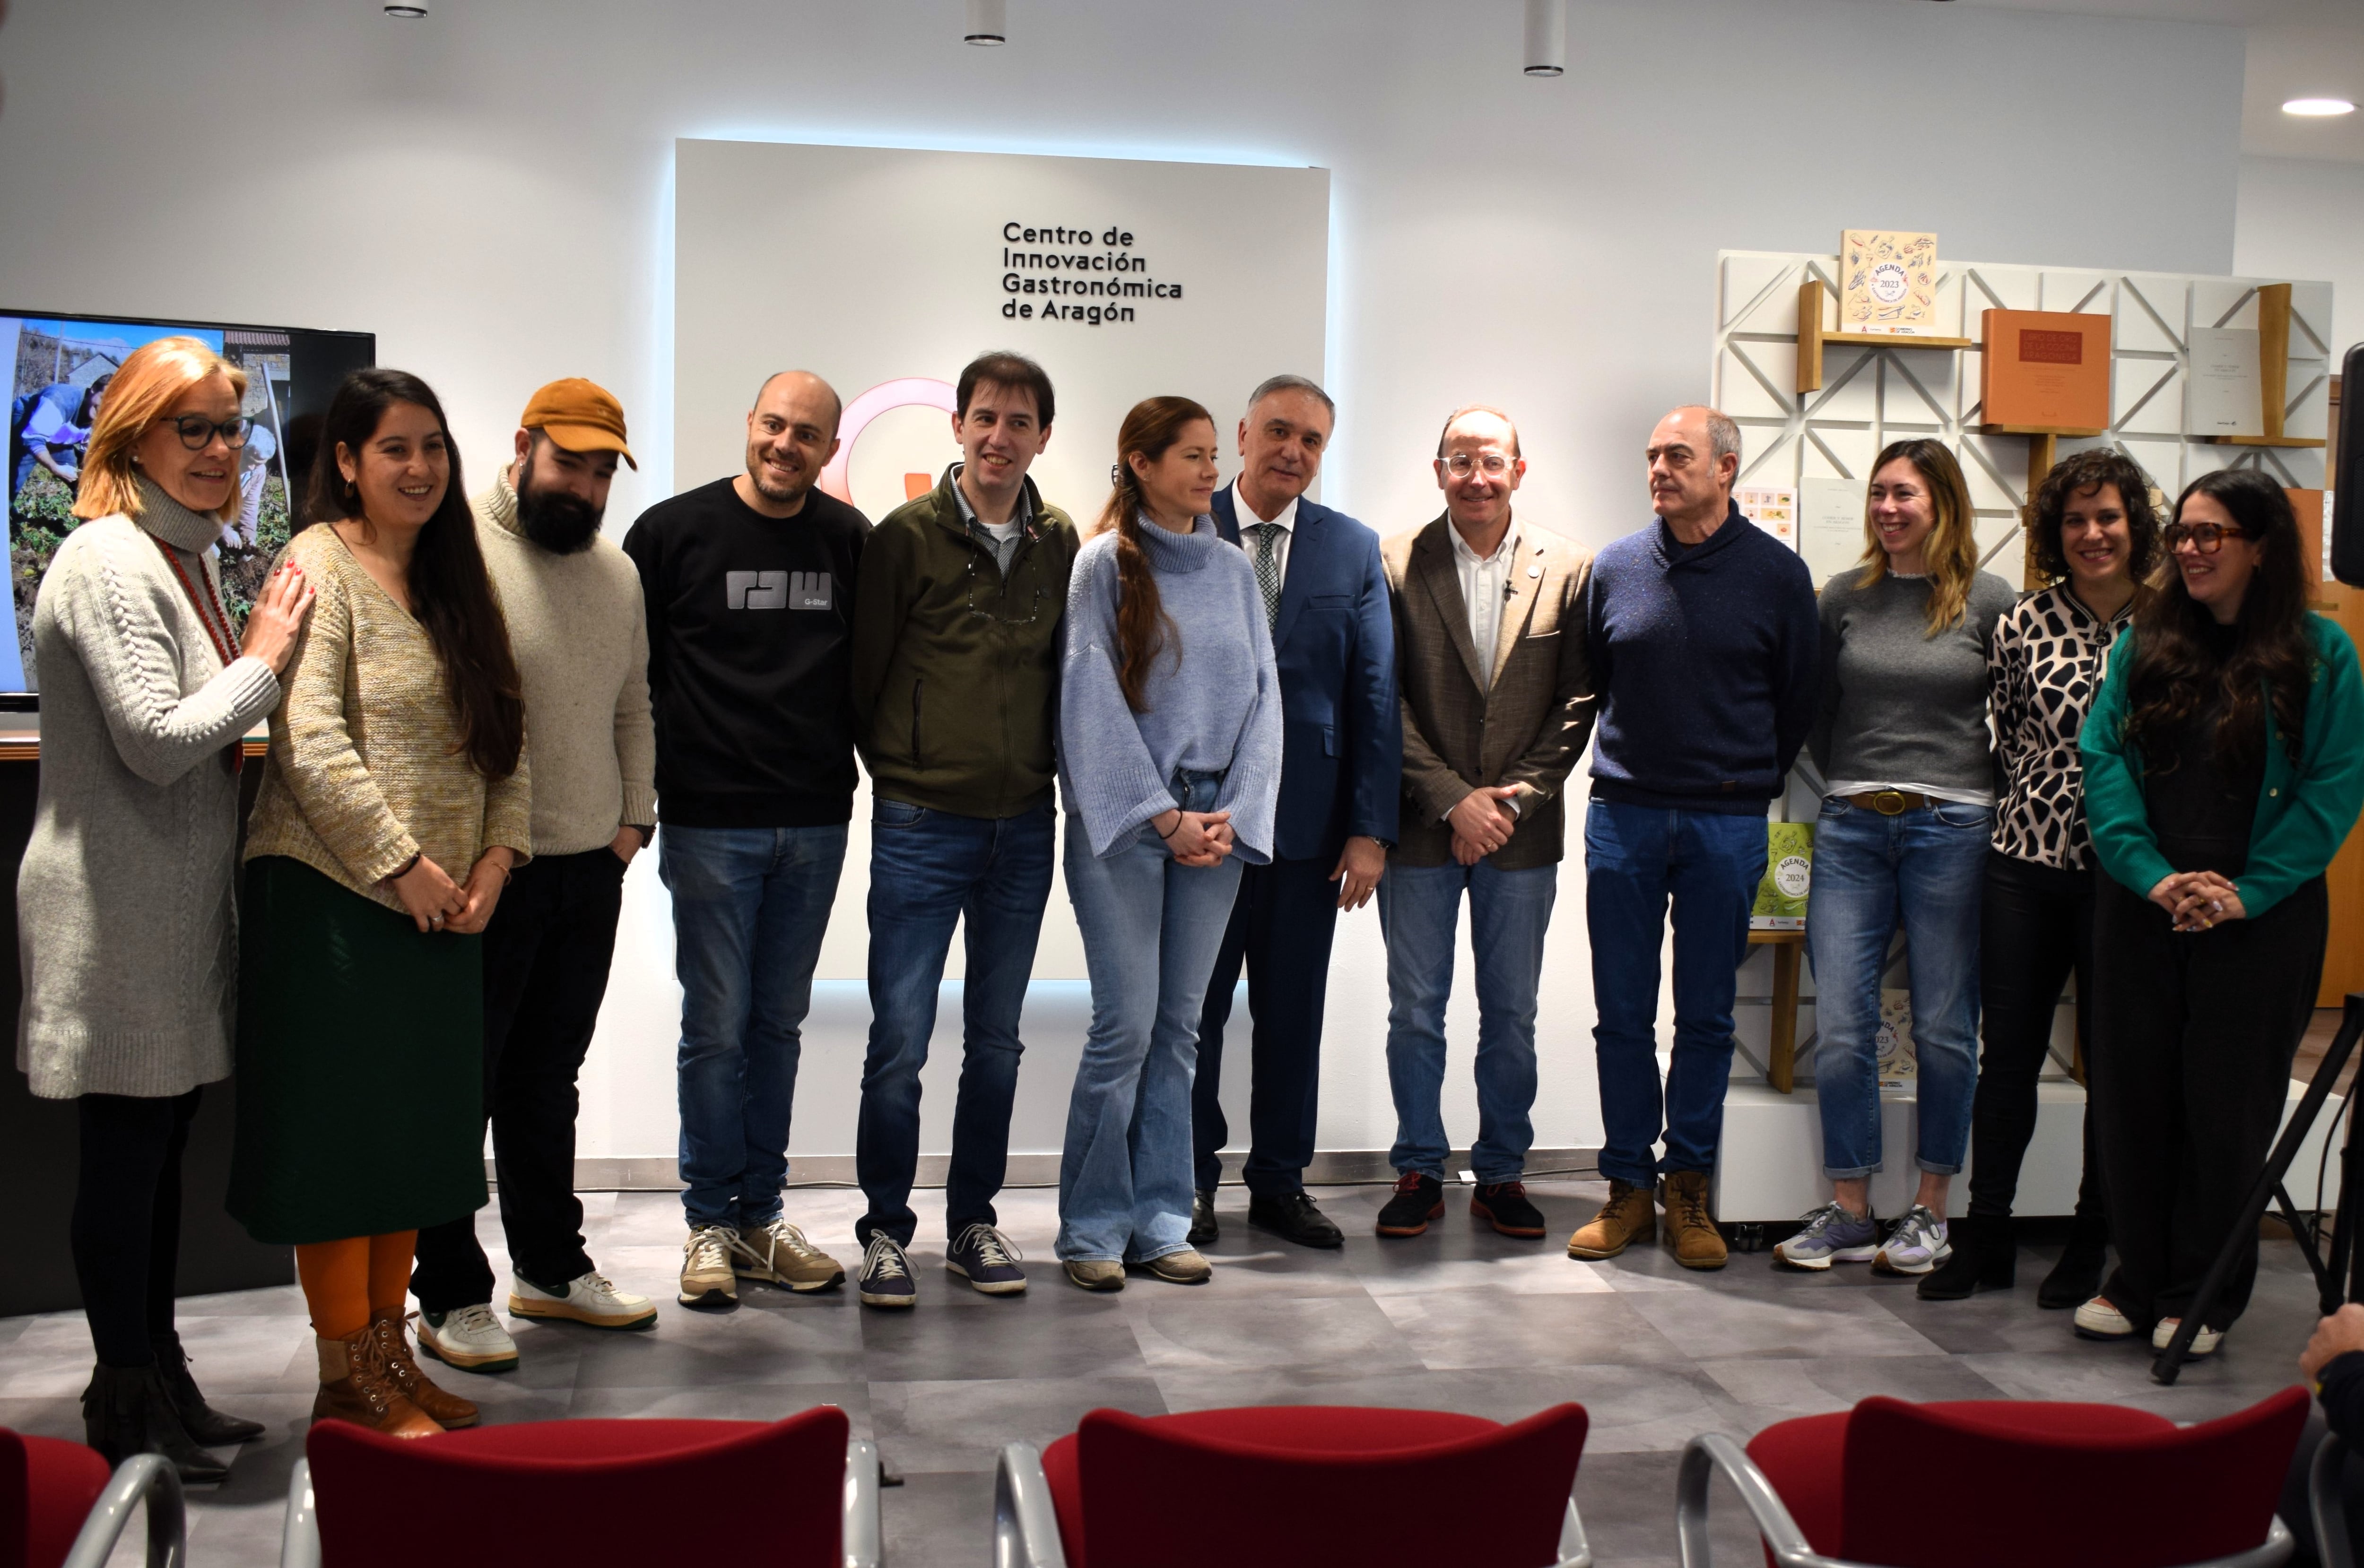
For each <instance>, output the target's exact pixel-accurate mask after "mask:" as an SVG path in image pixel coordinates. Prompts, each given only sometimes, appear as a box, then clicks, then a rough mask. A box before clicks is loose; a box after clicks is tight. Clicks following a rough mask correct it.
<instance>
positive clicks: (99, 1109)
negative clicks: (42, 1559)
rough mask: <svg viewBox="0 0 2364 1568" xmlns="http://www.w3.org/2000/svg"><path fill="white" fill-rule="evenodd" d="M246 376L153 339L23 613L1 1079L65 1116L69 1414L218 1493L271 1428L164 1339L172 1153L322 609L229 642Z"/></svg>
mask: <svg viewBox="0 0 2364 1568" xmlns="http://www.w3.org/2000/svg"><path fill="white" fill-rule="evenodd" d="M245 393H246V377H245V375H244V374H243V373H241V372H240V371H238V370H236V369H234V368H232V367H231V366H230V365H229V364H227V363H225V362H224V361H222V360H221V359H220V358H219V357H218V356H217V355H216V354H215V353H214V351H213V350H211V349H209V348H207V347H206V345H205V344H204V343H202V342H200V341H199V340H197V339H195V338H160V339H156V340H155V341H153V342H151V343H148V344H146V345H145V346H143V347H141V348H140V349H139V350H137V351H136V352H134V353H133V354H132V355H131V356H130V357H129V358H128V359H127V360H125V361H124V362H123V368H122V369H121V370H119V371H117V373H116V374H115V377H114V380H113V381H112V382H111V383H110V384H108V386H107V389H106V395H105V397H104V398H103V400H102V401H101V404H100V406H99V409H98V417H97V419H96V421H95V428H93V430H92V433H91V441H90V449H89V457H88V459H87V461H86V462H84V467H83V478H82V485H81V494H80V496H79V498H78V499H77V500H76V501H75V503H74V516H75V517H78V518H82V519H84V520H83V522H82V524H81V526H80V527H78V528H75V529H74V530H73V531H72V533H70V534H68V535H67V536H66V539H65V542H64V543H63V544H62V545H61V546H60V547H59V549H58V552H57V556H56V559H55V560H54V562H52V563H51V565H50V571H49V574H48V575H47V576H46V577H44V578H43V579H42V582H41V588H40V596H39V600H38V601H37V602H36V604H35V606H34V610H33V650H34V659H35V668H36V670H37V672H38V678H39V682H40V686H41V773H40V786H39V798H38V801H37V804H36V805H35V806H34V815H33V835H32V840H31V841H30V842H29V843H28V845H27V846H26V849H25V859H24V863H23V867H22V869H21V871H20V872H19V873H18V874H17V931H18V939H17V940H18V948H19V951H18V957H19V961H20V962H21V964H22V968H23V978H24V991H25V1001H24V1011H23V1014H22V1016H21V1017H20V1018H19V1019H18V1022H17V1066H18V1067H19V1068H21V1069H22V1070H23V1071H24V1072H25V1073H26V1074H27V1075H28V1077H29V1078H30V1080H31V1084H32V1090H33V1093H34V1094H36V1095H39V1096H41V1097H43V1098H45V1099H61V1100H62V1099H71V1100H73V1101H75V1102H76V1104H77V1109H78V1111H79V1113H80V1118H81V1124H82V1152H81V1167H80V1173H79V1177H78V1181H77V1184H76V1188H75V1194H74V1209H73V1219H72V1239H73V1253H74V1271H75V1273H76V1275H77V1276H78V1277H79V1279H80V1282H81V1285H82V1296H83V1311H84V1314H85V1315H86V1316H87V1318H89V1321H90V1331H91V1340H92V1341H93V1344H94V1346H95V1350H96V1352H97V1366H96V1368H95V1370H94V1372H93V1373H92V1374H91V1381H90V1386H89V1388H88V1389H87V1390H85V1391H84V1395H83V1419H84V1429H85V1434H86V1436H87V1438H88V1440H89V1442H90V1445H91V1446H92V1447H93V1448H95V1449H96V1450H98V1451H99V1452H100V1453H102V1454H104V1455H106V1458H107V1460H108V1462H121V1461H122V1460H124V1459H126V1458H128V1457H129V1456H130V1455H131V1454H134V1453H158V1454H162V1455H163V1456H164V1457H165V1458H167V1459H169V1460H171V1461H172V1462H173V1464H174V1465H175V1466H176V1467H177V1468H178V1469H179V1471H180V1473H181V1477H182V1479H183V1480H184V1481H218V1480H220V1479H222V1478H223V1476H225V1475H226V1474H228V1471H227V1470H225V1469H224V1467H223V1466H222V1465H221V1464H219V1463H218V1462H216V1461H215V1460H214V1459H213V1458H212V1457H211V1456H210V1455H208V1454H206V1452H205V1451H204V1449H205V1448H206V1447H219V1446H222V1445H225V1444H229V1443H239V1442H245V1441H247V1440H250V1439H252V1438H255V1437H259V1436H261V1435H262V1427H261V1426H260V1425H258V1424H257V1423H255V1422H252V1421H244V1420H240V1419H238V1418H234V1417H229V1416H225V1415H222V1414H221V1413H220V1412H218V1411H216V1410H213V1409H211V1408H209V1407H207V1406H206V1402H205V1399H204V1397H203V1396H201V1395H200V1394H199V1393H198V1392H197V1387H196V1384H195V1381H194V1380H193V1379H192V1378H191V1376H190V1374H189V1371H188V1363H187V1358H186V1357H185V1356H184V1355H183V1353H182V1351H181V1342H180V1338H179V1336H178V1335H177V1334H176V1333H175V1332H174V1330H173V1272H174V1267H175V1263H176V1261H177V1256H178V1246H179V1240H180V1229H181V1171H180V1166H181V1151H182V1147H183V1145H184V1142H185V1141H186V1140H187V1135H188V1128H189V1122H190V1119H191V1118H194V1117H195V1114H196V1109H197V1096H198V1095H199V1093H200V1086H201V1085H203V1084H209V1083H213V1082H215V1081H217V1080H218V1079H221V1078H224V1077H227V1076H228V1075H229V1040H230V1008H231V991H230V984H231V978H232V977H233V976H234V975H236V974H237V973H238V956H237V944H238V928H237V917H236V913H235V906H234V905H233V903H232V899H231V873H232V872H233V870H234V869H235V864H236V862H235V856H236V851H237V840H238V776H237V775H238V770H239V762H240V740H241V738H242V737H243V736H244V735H245V734H246V731H247V730H248V728H250V727H251V726H252V725H254V724H255V723H257V722H258V721H259V720H261V719H262V717H263V716H264V715H266V714H268V713H269V712H270V711H271V709H272V708H273V706H276V705H277V704H278V701H279V676H280V674H281V673H283V672H284V670H285V669H286V667H287V661H288V657H289V655H290V654H291V652H292V651H294V648H295V644H296V633H297V632H298V630H299V629H300V628H302V626H303V624H304V617H305V616H306V614H307V612H308V611H309V610H310V608H311V605H312V590H311V588H310V586H309V585H308V584H306V582H305V581H304V575H303V573H301V572H298V571H295V570H293V569H290V570H286V571H283V572H281V573H278V574H276V575H275V576H273V578H272V579H271V581H270V582H269V583H268V584H265V586H264V588H263V592H262V598H261V600H260V601H259V602H258V603H257V604H256V605H255V606H254V610H253V613H252V614H251V616H249V617H248V619H247V624H246V631H245V635H244V639H243V643H242V645H241V641H240V637H239V634H238V633H237V632H236V631H234V630H233V629H232V628H231V626H230V621H229V615H228V614H227V613H226V611H225V609H224V606H223V604H222V598H221V589H220V584H219V582H218V580H217V575H216V568H215V565H214V562H213V559H212V556H211V547H212V545H213V544H214V542H215V541H216V540H217V539H219V538H220V536H221V528H222V524H223V522H224V521H226V520H227V519H228V518H229V517H230V516H231V515H233V514H234V513H235V511H236V509H237V506H238V502H239V489H238V454H239V450H240V448H241V447H243V446H244V445H245V444H246V434H247V427H246V421H245V420H244V419H243V418H242V417H240V404H241V401H242V399H243V398H244V396H245Z"/></svg>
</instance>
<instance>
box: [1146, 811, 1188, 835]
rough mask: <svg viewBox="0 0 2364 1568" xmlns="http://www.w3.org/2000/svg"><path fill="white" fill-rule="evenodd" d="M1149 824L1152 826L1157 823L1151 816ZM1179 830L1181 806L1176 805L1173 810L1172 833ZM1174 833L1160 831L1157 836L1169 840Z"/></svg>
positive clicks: (1180, 826) (1180, 828)
mask: <svg viewBox="0 0 2364 1568" xmlns="http://www.w3.org/2000/svg"><path fill="white" fill-rule="evenodd" d="M1149 825H1150V826H1151V827H1152V828H1154V827H1156V826H1157V823H1156V821H1155V819H1154V818H1153V819H1152V820H1151V822H1150V824H1149ZM1180 831H1182V810H1181V807H1179V806H1176V807H1175V810H1174V833H1179V832H1180ZM1174 833H1160V834H1159V835H1157V836H1158V837H1159V838H1161V839H1165V840H1171V839H1172V838H1173V837H1174Z"/></svg>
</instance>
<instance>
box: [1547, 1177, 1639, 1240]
mask: <svg viewBox="0 0 2364 1568" xmlns="http://www.w3.org/2000/svg"><path fill="white" fill-rule="evenodd" d="M1657 1234H1658V1211H1657V1210H1656V1209H1655V1208H1653V1207H1650V1195H1649V1193H1648V1192H1647V1191H1645V1190H1644V1189H1643V1188H1641V1187H1637V1186H1635V1185H1634V1184H1632V1183H1631V1182H1621V1181H1619V1180H1618V1179H1617V1178H1616V1177H1614V1176H1611V1178H1610V1179H1609V1201H1608V1202H1607V1203H1604V1204H1602V1205H1601V1206H1600V1213H1599V1214H1596V1215H1594V1216H1593V1217H1592V1222H1591V1223H1590V1224H1589V1225H1586V1226H1585V1227H1583V1228H1582V1229H1579V1230H1578V1231H1577V1233H1576V1234H1575V1235H1573V1236H1571V1237H1569V1238H1568V1239H1567V1255H1568V1256H1569V1257H1571V1258H1584V1259H1588V1260H1597V1259H1600V1258H1613V1257H1615V1256H1616V1255H1617V1254H1618V1253H1620V1252H1622V1251H1624V1250H1625V1249H1626V1248H1628V1247H1630V1246H1632V1245H1633V1244H1634V1242H1636V1241H1647V1240H1652V1239H1654V1238H1655V1237H1656V1235H1657Z"/></svg>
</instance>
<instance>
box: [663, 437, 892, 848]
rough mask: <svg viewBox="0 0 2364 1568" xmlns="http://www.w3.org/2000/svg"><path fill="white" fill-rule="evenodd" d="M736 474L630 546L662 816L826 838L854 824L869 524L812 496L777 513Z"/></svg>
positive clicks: (675, 502)
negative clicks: (856, 633) (755, 499)
mask: <svg viewBox="0 0 2364 1568" xmlns="http://www.w3.org/2000/svg"><path fill="white" fill-rule="evenodd" d="M731 484H732V482H731V481H730V480H728V479H719V480H716V481H715V482H714V483H713V484H705V485H700V486H699V487H698V488H697V489H695V490H689V491H685V492H683V493H682V494H681V495H675V497H673V499H671V500H669V501H660V502H658V503H657V504H656V505H655V506H651V507H650V508H649V509H648V510H647V511H645V512H642V513H641V516H640V520H639V521H637V522H635V523H634V524H633V525H632V530H631V532H630V533H629V534H627V535H625V536H624V553H625V554H627V555H629V556H630V557H631V558H632V562H633V564H634V565H636V566H638V567H639V568H640V569H641V595H642V597H643V598H644V599H645V600H646V601H647V604H648V620H649V696H650V698H651V700H652V702H653V703H654V704H655V706H656V723H657V808H658V811H659V814H660V816H661V817H662V819H663V820H664V821H666V822H670V823H674V824H675V825H677V826H680V827H685V828H817V827H825V826H828V825H830V824H832V823H838V822H843V821H846V820H848V819H849V818H850V817H852V816H853V787H854V771H853V704H852V702H851V700H850V695H849V685H848V678H849V675H850V673H851V668H852V661H851V637H850V628H851V627H852V623H853V585H854V573H855V570H856V568H857V567H858V565H859V564H860V562H861V560H862V545H863V540H864V539H865V538H867V537H868V535H869V533H870V521H869V519H868V518H866V517H864V516H863V515H862V514H861V513H860V512H857V511H855V510H854V509H853V507H852V506H847V505H846V504H845V503H844V502H842V501H840V500H838V499H836V498H835V497H834V496H831V495H823V494H822V493H821V492H820V490H818V489H814V490H810V491H808V492H806V495H805V504H804V507H803V509H802V510H800V511H799V512H797V515H796V516H795V517H779V518H774V517H765V516H764V515H763V514H762V513H761V512H758V511H756V510H755V509H754V508H753V507H752V506H748V505H747V504H746V503H745V502H744V501H742V500H741V499H739V495H738V492H737V491H736V490H734V489H733V488H732V487H731Z"/></svg>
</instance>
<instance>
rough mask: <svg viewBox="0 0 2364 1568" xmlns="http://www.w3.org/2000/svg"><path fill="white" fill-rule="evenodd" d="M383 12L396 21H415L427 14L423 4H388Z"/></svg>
mask: <svg viewBox="0 0 2364 1568" xmlns="http://www.w3.org/2000/svg"><path fill="white" fill-rule="evenodd" d="M385 14H386V15H387V16H389V17H393V18H394V19H395V20H396V21H398V22H416V21H418V20H421V19H422V18H424V17H426V15H427V7H426V6H387V7H386V8H385Z"/></svg>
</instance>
